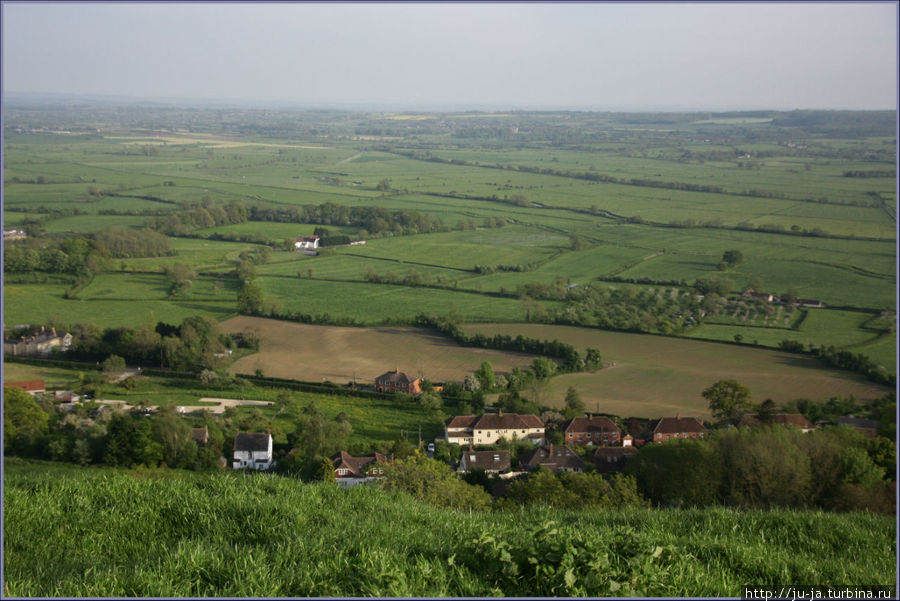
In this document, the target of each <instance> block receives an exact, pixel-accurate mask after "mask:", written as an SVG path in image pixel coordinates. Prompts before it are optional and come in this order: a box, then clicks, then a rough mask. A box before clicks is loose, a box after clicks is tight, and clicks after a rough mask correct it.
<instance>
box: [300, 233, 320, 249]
mask: <svg viewBox="0 0 900 601" xmlns="http://www.w3.org/2000/svg"><path fill="white" fill-rule="evenodd" d="M294 248H308V249H312V248H319V237H318V236H317V235H312V236H303V237H302V238H296V239H295V240H294Z"/></svg>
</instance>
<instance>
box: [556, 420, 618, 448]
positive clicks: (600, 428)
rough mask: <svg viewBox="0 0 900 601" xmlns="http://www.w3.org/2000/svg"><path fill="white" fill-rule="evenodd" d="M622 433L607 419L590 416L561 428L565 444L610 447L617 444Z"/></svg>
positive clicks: (570, 421)
mask: <svg viewBox="0 0 900 601" xmlns="http://www.w3.org/2000/svg"><path fill="white" fill-rule="evenodd" d="M621 437H622V432H621V431H620V430H619V428H618V426H616V424H615V423H614V422H613V421H612V420H611V419H609V418H608V417H602V416H598V415H592V416H590V417H576V418H573V419H570V420H569V421H567V422H566V423H565V425H564V427H563V441H564V442H565V443H566V444H576V445H582V446H583V445H594V446H598V447H599V446H611V445H617V444H619V440H620V439H621Z"/></svg>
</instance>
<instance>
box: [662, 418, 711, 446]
mask: <svg viewBox="0 0 900 601" xmlns="http://www.w3.org/2000/svg"><path fill="white" fill-rule="evenodd" d="M705 433H706V428H705V427H703V424H701V423H700V420H699V419H697V418H696V417H681V416H680V415H676V416H675V417H663V418H660V420H659V421H658V422H656V427H654V428H653V442H665V441H666V440H669V439H670V438H703V435H704V434H705Z"/></svg>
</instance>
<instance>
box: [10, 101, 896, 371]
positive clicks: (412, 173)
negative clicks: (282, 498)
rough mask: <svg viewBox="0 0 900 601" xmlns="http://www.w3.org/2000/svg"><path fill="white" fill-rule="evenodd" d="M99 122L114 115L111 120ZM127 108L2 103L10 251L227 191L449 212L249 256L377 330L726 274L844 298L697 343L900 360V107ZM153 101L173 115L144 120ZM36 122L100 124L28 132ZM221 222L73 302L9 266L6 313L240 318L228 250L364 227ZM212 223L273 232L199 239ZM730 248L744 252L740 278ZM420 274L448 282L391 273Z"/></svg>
mask: <svg viewBox="0 0 900 601" xmlns="http://www.w3.org/2000/svg"><path fill="white" fill-rule="evenodd" d="M100 115H106V118H108V119H109V120H110V123H109V124H106V125H105V126H104V127H103V128H102V130H103V131H102V133H97V128H98V123H99V122H100V121H102V119H101V117H100ZM129 115H130V116H126V115H123V114H117V113H115V112H114V111H113V112H104V111H103V110H98V112H96V113H95V112H90V111H87V112H85V111H82V110H81V109H75V108H72V109H52V110H47V111H44V112H42V113H41V116H40V117H36V116H35V114H33V113H30V112H28V111H27V110H25V111H24V112H17V111H16V110H13V111H12V112H11V113H9V118H10V120H11V121H10V124H11V127H12V128H11V129H9V130H8V131H7V135H6V137H5V148H4V151H5V152H4V160H5V161H6V165H5V170H4V207H5V208H6V209H15V211H12V210H5V211H4V217H5V219H7V221H8V222H9V223H10V224H13V223H15V224H21V227H27V228H30V230H29V231H31V232H32V233H35V232H37V233H40V231H41V230H43V232H44V234H43V236H42V237H40V238H38V239H37V240H25V241H12V242H9V243H7V244H10V245H12V244H21V245H33V246H34V247H35V248H40V247H41V245H42V244H52V243H55V242H58V241H60V240H63V239H64V238H71V237H74V236H77V235H79V234H81V235H89V234H91V233H92V232H96V231H98V230H103V229H105V228H107V227H129V228H140V227H143V226H146V225H148V224H152V223H153V222H154V221H155V220H156V219H157V217H160V218H163V219H165V218H169V217H178V218H179V219H184V218H185V215H184V211H186V210H188V209H195V208H198V207H200V206H206V207H210V206H212V204H215V203H223V204H227V203H231V202H237V203H239V204H240V205H241V206H243V207H244V208H245V209H247V210H249V209H250V208H251V207H257V208H259V209H263V210H284V209H293V208H298V207H304V206H307V205H321V204H324V203H333V204H334V205H341V206H350V207H377V208H379V209H384V210H386V211H389V212H390V211H413V212H417V213H424V214H428V215H431V216H433V217H435V218H439V219H440V220H441V221H442V224H443V228H439V229H442V230H443V231H439V232H436V233H427V234H426V233H417V232H415V231H412V232H410V231H402V228H400V227H399V222H398V224H397V227H393V228H387V229H384V230H379V234H378V235H369V236H366V238H367V240H366V241H367V244H365V245H361V246H352V247H351V246H347V247H337V248H334V249H328V250H327V251H326V252H325V253H323V256H319V257H307V256H304V255H301V254H299V253H293V252H288V251H284V250H281V249H280V248H277V249H273V251H272V253H271V257H270V259H269V261H268V263H266V264H262V265H257V268H256V270H257V274H258V275H257V278H256V282H255V283H256V284H257V285H258V286H259V287H260V288H261V289H262V291H263V294H264V297H265V305H266V307H265V308H266V309H270V308H272V307H274V308H275V309H276V311H277V312H278V313H301V314H304V315H312V316H315V317H316V318H317V319H319V320H320V321H323V322H339V323H357V324H365V325H375V324H389V323H408V322H409V321H410V320H411V319H413V318H414V317H415V316H416V315H417V314H419V313H432V314H436V315H446V314H448V313H450V312H451V311H453V312H456V313H458V314H459V315H461V317H462V318H463V319H464V320H465V321H470V322H504V323H512V322H521V321H523V320H524V319H525V305H524V303H523V302H522V301H521V300H519V299H517V298H514V297H513V296H512V295H513V294H515V292H516V290H517V288H518V287H520V286H523V285H526V284H530V283H535V282H538V283H542V284H551V283H554V282H559V281H564V282H565V284H567V285H569V284H577V285H579V286H588V285H589V286H602V287H609V286H612V287H618V286H620V285H621V284H617V283H615V282H610V281H609V278H622V279H630V280H642V281H644V280H646V282H645V283H644V285H647V286H651V287H653V288H654V289H655V290H659V289H662V288H665V289H666V290H669V289H671V288H673V287H675V288H678V289H679V290H680V291H682V292H683V291H685V290H686V289H688V287H689V286H690V285H691V284H693V282H694V281H695V280H697V279H698V278H707V279H708V278H712V277H718V278H725V279H727V280H730V281H731V283H732V284H733V289H734V290H735V291H741V290H743V289H745V288H746V287H748V286H749V285H750V283H751V281H752V282H754V285H755V286H757V288H762V289H763V290H764V291H767V292H772V293H775V294H785V293H789V292H790V293H793V294H796V295H797V296H800V297H804V298H813V299H818V300H821V301H823V302H824V303H825V304H826V305H828V306H829V307H837V308H838V309H835V310H829V311H824V312H811V313H810V316H809V317H808V318H807V320H806V321H805V322H804V323H803V324H802V325H801V327H800V328H799V329H798V330H785V329H773V328H768V327H766V328H760V327H757V326H758V325H759V322H756V323H754V324H753V326H752V327H747V326H745V325H741V323H740V322H739V320H738V321H737V322H735V320H732V321H731V322H729V320H728V319H724V318H722V317H721V316H715V317H712V318H710V319H709V320H708V321H707V322H706V323H704V324H703V325H701V326H700V327H698V328H695V329H693V330H690V331H688V332H687V334H688V335H689V336H691V337H699V338H709V339H714V340H733V339H734V336H735V335H740V336H742V338H743V341H744V342H745V343H753V342H758V343H759V345H762V346H768V347H774V346H777V344H778V343H779V342H780V341H781V340H783V339H791V340H799V341H801V342H804V343H806V344H816V345H826V344H828V345H835V346H838V347H841V348H846V349H848V350H853V351H854V352H862V353H867V354H870V355H871V357H872V358H873V360H875V361H877V362H878V364H880V365H884V366H885V368H886V369H887V370H888V371H889V372H896V368H895V363H896V356H895V355H896V353H895V351H894V347H893V341H894V340H895V339H896V338H895V335H894V334H891V333H883V332H882V331H879V330H873V329H871V328H869V327H867V326H865V325H864V324H863V320H862V319H861V318H860V316H863V315H871V314H872V312H873V311H880V310H891V311H893V310H894V309H895V307H896V288H897V280H896V243H895V239H896V217H895V216H896V208H897V206H896V204H897V199H896V192H895V187H896V175H895V174H893V171H894V170H895V159H896V156H895V154H896V153H895V149H894V147H895V141H894V135H893V121H891V120H890V119H887V118H886V117H885V116H883V115H880V114H874V113H858V114H856V113H854V114H853V115H852V116H848V115H833V114H830V113H829V114H826V113H822V114H821V115H818V118H821V119H825V121H828V120H832V121H834V120H837V125H835V126H834V127H823V128H817V127H812V128H811V129H810V128H808V127H807V128H800V127H795V126H791V125H785V122H784V119H785V118H787V119H788V121H790V117H791V116H790V115H782V114H779V113H775V112H773V113H772V114H771V115H770V116H768V117H765V116H758V115H755V114H754V115H753V116H740V115H737V116H735V115H727V116H716V115H708V114H699V113H698V114H685V115H671V116H667V117H665V118H663V119H662V120H661V121H659V122H653V120H652V119H650V118H649V117H647V116H640V115H621V114H600V113H527V112H526V113H516V114H512V113H511V114H496V115H489V114H477V115H475V116H473V115H470V114H461V115H454V114H419V115H414V117H415V118H406V117H403V118H400V117H398V116H397V115H390V114H379V113H372V114H363V113H359V114H356V113H342V112H339V111H333V112H328V111H326V112H322V113H315V112H313V113H302V112H291V111H286V112H278V111H276V112H274V113H273V114H271V115H263V114H261V113H254V115H255V117H254V118H258V119H260V120H262V121H263V122H265V123H266V125H265V129H264V130H257V129H255V126H256V125H258V124H257V123H256V122H253V123H249V124H251V125H253V126H254V127H251V128H248V129H247V130H246V131H245V132H244V133H235V132H234V131H232V130H230V129H228V128H227V126H225V125H223V122H222V120H221V119H220V118H219V115H217V114H216V113H215V111H204V110H198V111H193V112H189V113H179V112H177V111H172V110H170V109H164V108H155V109H154V108H144V109H136V110H135V112H134V113H130V114H129ZM139 115H153V117H152V118H150V119H149V121H152V122H155V123H167V124H169V125H167V126H166V128H165V129H164V130H161V131H150V130H147V129H146V128H145V125H146V122H148V121H145V120H143V117H140V116H139ZM476 117H477V118H476ZM34 119H38V120H40V119H49V120H53V124H52V125H53V128H54V129H66V128H73V131H78V132H89V133H85V134H77V133H76V134H33V133H16V131H15V129H14V128H15V127H17V126H20V127H24V128H25V129H29V128H32V127H33V126H34V124H33V121H34ZM241 119H249V117H238V120H239V121H240V120H241ZM889 122H890V123H889ZM863 123H864V124H867V125H865V126H863V125H860V124H863ZM887 125H890V127H887ZM513 129H516V130H518V131H519V133H517V134H511V133H509V132H511V131H512V130H513ZM313 130H315V132H316V133H315V134H314V133H312V132H313ZM365 132H368V133H365ZM503 132H507V133H503ZM788 140H789V141H788ZM848 174H849V175H853V177H848V176H847V175H848ZM385 183H386V184H387V185H386V186H385ZM19 211H24V212H19ZM74 212H78V213H79V214H73V213H74ZM81 213H84V214H81ZM109 213H118V214H109ZM627 218H632V219H630V220H628V219H627ZM400 221H402V219H401V220H400ZM498 221H502V222H504V223H505V225H504V227H498ZM629 221H630V222H629ZM217 223H220V222H217ZM207 225H208V223H207V224H206V225H204V226H203V227H200V226H197V227H194V228H193V229H191V228H188V230H189V231H187V232H182V233H179V236H185V235H188V236H192V237H170V238H169V244H170V248H171V254H170V255H169V256H161V257H150V258H142V257H134V256H120V257H116V258H113V259H112V260H111V261H110V264H109V265H108V266H107V267H106V268H105V271H103V272H101V273H98V274H97V275H96V277H95V278H94V281H93V282H91V283H90V284H89V285H87V286H86V287H85V288H84V289H83V290H81V291H80V292H79V293H78V295H77V296H78V298H77V299H71V300H67V299H65V298H64V297H63V295H64V292H65V290H66V289H67V288H68V287H69V286H70V285H71V283H67V282H66V279H67V278H71V277H72V276H71V271H70V272H67V273H66V274H64V275H61V276H58V275H51V276H50V277H48V279H47V281H46V282H44V283H34V281H33V279H32V280H23V283H18V281H19V280H18V279H17V278H19V277H21V276H20V275H19V274H12V273H5V274H4V282H5V284H6V286H5V287H4V307H5V309H4V321H5V322H6V323H41V322H47V321H48V320H49V319H51V318H53V319H56V320H61V321H64V322H68V323H76V322H79V321H93V322H95V323H98V324H102V325H108V326H116V325H136V324H138V323H144V322H145V321H146V320H147V319H149V318H150V317H151V313H152V318H153V319H156V320H162V321H167V322H170V323H176V322H179V321H180V320H181V319H183V318H184V317H186V316H188V315H191V314H200V315H205V316H207V317H211V318H214V319H217V320H225V319H228V318H230V317H232V316H234V315H235V314H236V312H237V304H236V292H237V289H238V288H239V286H240V282H238V281H237V278H236V277H235V276H234V275H233V273H234V269H235V266H236V264H237V262H238V260H239V258H240V256H241V254H242V253H244V252H250V253H253V252H254V251H255V250H258V249H259V248H260V245H259V244H258V242H263V241H265V240H270V241H275V242H278V243H281V242H282V241H283V240H284V239H286V238H294V237H297V236H302V235H309V234H311V233H312V232H313V231H314V229H315V228H316V227H325V228H327V229H329V230H330V231H332V232H334V233H338V234H344V235H349V236H351V237H357V236H358V235H359V234H360V233H364V232H362V230H363V229H365V228H364V227H363V226H362V225H360V224H356V223H347V222H341V221H340V220H326V222H322V223H292V222H279V221H242V222H238V223H227V224H222V223H220V225H217V226H214V227H207ZM192 227H193V226H192ZM754 228H761V229H768V230H770V231H759V230H754ZM401 233H402V234H404V235H400V234H401ZM801 234H803V235H801ZM211 235H214V236H217V237H218V236H233V237H236V236H243V237H249V239H252V240H253V241H254V242H257V243H251V242H229V241H221V240H210V239H203V238H206V237H208V236H211ZM573 235H577V236H578V239H577V240H573V239H572V238H571V237H572V236H573ZM245 239H248V238H245ZM573 243H577V247H578V248H579V249H580V250H575V248H574V246H573ZM728 250H738V251H740V252H741V253H742V255H743V261H742V262H741V263H739V264H737V265H735V266H733V267H731V268H728V269H725V270H724V271H723V270H720V268H719V263H720V262H721V259H722V255H723V253H724V252H725V251H728ZM179 262H183V263H187V264H189V265H190V266H191V267H192V268H193V269H194V270H195V271H197V272H198V273H199V274H200V275H199V277H198V278H197V280H196V281H195V282H193V285H192V286H191V289H190V291H189V292H188V293H187V295H186V296H184V297H183V298H169V297H168V287H169V283H168V282H166V281H165V279H164V277H163V275H162V272H163V270H164V269H165V268H166V267H170V266H172V265H173V264H175V263H179ZM477 266H481V268H482V269H485V268H487V270H488V272H487V273H478V272H476V267H477ZM509 268H514V269H516V270H514V271H510V270H509ZM492 270H493V271H492ZM404 279H411V280H419V283H420V284H421V283H424V284H427V285H429V286H431V287H425V286H421V285H419V286H417V287H413V286H407V285H397V284H398V283H402V281H403V280H404ZM376 281H380V282H381V283H376ZM217 282H221V284H217ZM385 282H388V283H385ZM654 282H656V283H654ZM540 302H541V303H543V304H544V305H545V307H546V308H548V309H550V310H553V309H557V308H560V307H562V306H563V304H562V303H561V302H560V301H540ZM843 307H852V308H859V309H865V310H867V311H869V313H859V314H857V313H853V312H847V311H845V310H843V309H840V308H843ZM767 325H771V323H770V324H767ZM781 325H784V324H781Z"/></svg>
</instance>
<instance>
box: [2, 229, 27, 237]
mask: <svg viewBox="0 0 900 601" xmlns="http://www.w3.org/2000/svg"><path fill="white" fill-rule="evenodd" d="M27 237H28V234H26V233H25V230H20V229H16V228H13V229H9V230H3V239H4V240H21V239H22V238H27Z"/></svg>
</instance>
